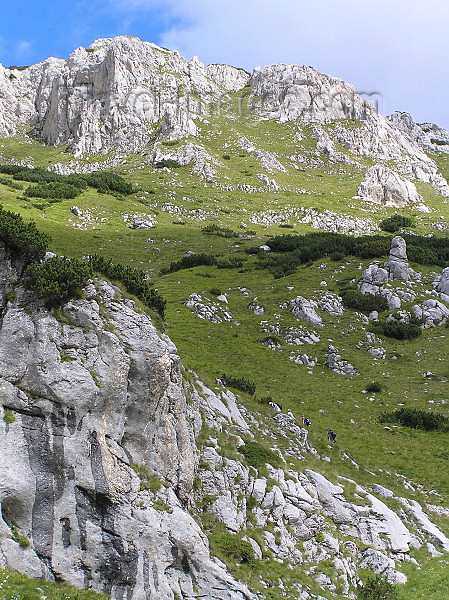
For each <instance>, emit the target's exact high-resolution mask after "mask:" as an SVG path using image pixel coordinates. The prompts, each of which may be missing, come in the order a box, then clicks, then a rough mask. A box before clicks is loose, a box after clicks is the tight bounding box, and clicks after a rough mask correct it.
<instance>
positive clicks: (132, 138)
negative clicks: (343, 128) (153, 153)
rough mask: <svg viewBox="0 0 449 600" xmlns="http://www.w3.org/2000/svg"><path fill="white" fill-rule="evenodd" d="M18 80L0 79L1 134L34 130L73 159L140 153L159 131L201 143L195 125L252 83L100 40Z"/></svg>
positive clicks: (166, 54) (132, 41)
mask: <svg viewBox="0 0 449 600" xmlns="http://www.w3.org/2000/svg"><path fill="white" fill-rule="evenodd" d="M14 77H15V79H9V72H5V71H4V70H2V71H1V72H0V89H1V90H2V93H1V94H0V95H1V96H2V97H4V98H5V104H6V106H5V109H6V110H5V111H2V113H3V114H5V117H4V118H3V124H2V123H1V122H0V128H1V129H0V132H2V131H4V134H3V135H11V134H13V133H14V131H15V126H16V125H17V124H20V123H23V122H31V124H33V125H34V126H35V130H36V133H37V134H38V135H39V136H40V137H41V138H42V139H43V140H44V141H45V142H46V143H48V144H52V145H57V144H62V143H68V144H69V146H70V148H71V149H72V151H73V152H74V153H75V156H81V155H83V154H85V153H92V154H95V153H98V152H106V151H107V150H108V149H110V148H111V147H114V148H115V149H121V150H126V151H128V152H132V151H136V150H139V149H141V148H142V147H143V146H145V145H146V144H147V143H148V142H149V141H150V139H152V138H154V135H155V133H158V131H159V132H160V133H161V134H162V135H165V136H166V137H167V138H171V139H173V138H177V137H180V136H184V135H189V134H190V135H195V133H196V126H195V124H194V122H193V117H194V116H195V115H199V114H204V113H205V111H206V108H207V106H208V104H210V103H212V102H214V103H215V104H217V102H219V101H221V99H222V98H223V97H224V96H225V95H226V91H227V90H235V89H239V87H243V86H244V85H245V83H246V81H247V79H248V75H247V74H245V72H244V71H242V70H240V69H234V68H233V67H226V66H220V65H211V66H210V68H209V70H208V71H207V70H206V68H205V66H204V65H203V64H202V63H200V61H199V60H198V59H197V58H196V57H194V58H193V59H192V60H191V61H190V62H188V61H186V60H185V59H183V58H181V57H180V56H179V54H178V53H177V52H171V51H169V50H165V49H163V48H160V47H159V46H157V45H156V44H152V43H150V42H142V41H141V40H139V39H138V38H130V37H127V36H120V37H117V38H113V39H111V38H107V39H98V40H96V41H95V42H94V43H93V44H92V45H91V46H90V48H87V49H85V48H77V49H76V50H75V51H74V52H73V53H72V54H71V56H70V57H69V59H68V60H67V61H61V60H57V59H48V60H47V61H45V62H43V63H40V64H39V65H35V66H34V67H31V68H29V69H26V70H25V71H23V72H18V71H17V72H14ZM24 98H25V99H24ZM17 115H19V118H17ZM152 125H153V126H154V127H153V128H152V127H151V126H152Z"/></svg>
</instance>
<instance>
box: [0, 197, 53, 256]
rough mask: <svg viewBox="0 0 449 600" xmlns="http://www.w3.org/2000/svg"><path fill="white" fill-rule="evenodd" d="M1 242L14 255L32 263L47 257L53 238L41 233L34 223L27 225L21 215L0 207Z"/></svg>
mask: <svg viewBox="0 0 449 600" xmlns="http://www.w3.org/2000/svg"><path fill="white" fill-rule="evenodd" d="M0 240H1V241H2V242H3V243H4V244H5V245H6V246H7V248H8V249H9V250H10V251H11V252H12V253H13V254H16V255H20V256H21V257H22V258H25V261H26V262H32V261H35V260H40V259H42V258H43V257H44V256H45V253H46V251H47V246H48V244H49V242H50V240H51V237H50V236H49V235H47V234H46V233H42V232H41V231H39V230H38V229H37V227H36V224H35V223H34V221H31V222H29V223H25V221H24V220H23V219H22V217H21V216H20V215H18V214H17V213H13V212H11V211H9V210H4V209H3V208H2V207H1V206H0Z"/></svg>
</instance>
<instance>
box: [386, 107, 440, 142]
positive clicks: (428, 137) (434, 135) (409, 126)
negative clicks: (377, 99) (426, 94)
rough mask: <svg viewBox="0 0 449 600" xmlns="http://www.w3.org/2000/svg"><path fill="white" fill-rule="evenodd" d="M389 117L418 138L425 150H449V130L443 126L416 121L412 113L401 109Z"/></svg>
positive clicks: (401, 128)
mask: <svg viewBox="0 0 449 600" xmlns="http://www.w3.org/2000/svg"><path fill="white" fill-rule="evenodd" d="M387 119H388V121H390V123H393V125H394V126H395V127H397V128H398V129H400V130H401V131H404V132H405V133H406V134H407V135H408V136H409V137H411V138H412V139H414V140H416V142H418V144H420V145H421V146H422V147H423V148H424V150H426V151H431V152H434V151H436V150H438V151H442V152H449V132H448V131H446V129H443V127H439V126H438V125H435V123H420V124H418V123H415V121H414V119H413V117H412V116H411V115H410V114H408V113H406V112H400V111H395V112H394V113H392V114H391V115H390V116H389V117H387Z"/></svg>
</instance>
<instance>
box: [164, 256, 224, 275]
mask: <svg viewBox="0 0 449 600" xmlns="http://www.w3.org/2000/svg"><path fill="white" fill-rule="evenodd" d="M216 264H217V259H216V258H215V256H212V255H211V254H187V255H186V256H183V257H182V258H181V259H180V260H178V261H176V262H171V263H170V266H168V267H165V268H164V269H162V270H161V275H165V274H167V273H174V272H175V271H181V270H182V269H191V268H192V267H199V266H212V265H216Z"/></svg>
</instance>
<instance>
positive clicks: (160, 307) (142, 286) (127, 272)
mask: <svg viewBox="0 0 449 600" xmlns="http://www.w3.org/2000/svg"><path fill="white" fill-rule="evenodd" d="M88 262H89V265H90V266H91V267H92V269H93V270H94V271H97V272H99V273H102V274H103V275H106V277H109V278H110V279H116V280H118V281H121V282H122V283H123V285H124V286H125V288H126V289H127V290H128V292H129V293H130V294H134V295H135V296H137V298H139V300H140V301H141V302H143V303H144V304H145V305H146V306H148V308H152V309H154V310H156V311H157V312H158V313H159V315H160V316H161V317H162V318H164V315H165V305H166V301H165V300H164V298H163V297H162V295H161V294H160V293H159V292H158V291H157V290H155V289H154V284H153V282H152V281H149V279H148V276H147V274H146V273H145V271H143V270H142V269H136V268H133V267H130V266H125V265H122V264H120V263H113V262H112V261H111V260H107V259H105V258H103V257H102V256H99V255H98V254H92V255H91V256H89V257H88Z"/></svg>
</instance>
